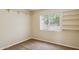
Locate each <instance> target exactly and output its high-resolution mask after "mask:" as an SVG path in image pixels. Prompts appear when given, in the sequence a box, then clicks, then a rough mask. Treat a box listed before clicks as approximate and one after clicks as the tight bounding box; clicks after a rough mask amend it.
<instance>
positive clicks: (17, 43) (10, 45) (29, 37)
mask: <svg viewBox="0 0 79 59" xmlns="http://www.w3.org/2000/svg"><path fill="white" fill-rule="evenodd" d="M29 39H31V37H28V38H26V39H24V40H22V41H19V42H17V43H14V44H11V45H8V46H6V47H3V48H1V49H0V50H5V49H6V48H9V47H11V46H14V45H17V44H20V43H22V42H24V41H27V40H29Z"/></svg>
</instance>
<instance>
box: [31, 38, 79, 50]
mask: <svg viewBox="0 0 79 59" xmlns="http://www.w3.org/2000/svg"><path fill="white" fill-rule="evenodd" d="M31 39H35V40H39V41H43V42H47V43H51V44H55V45H59V46H63V47H67V48H71V49H73V50H79V49H78V48H74V47H71V46H67V45H63V44H58V43H55V42H50V41H46V40H40V39H38V38H31Z"/></svg>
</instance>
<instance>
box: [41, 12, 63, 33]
mask: <svg viewBox="0 0 79 59" xmlns="http://www.w3.org/2000/svg"><path fill="white" fill-rule="evenodd" d="M40 30H45V31H57V32H59V31H62V13H53V14H48V15H41V16H40Z"/></svg>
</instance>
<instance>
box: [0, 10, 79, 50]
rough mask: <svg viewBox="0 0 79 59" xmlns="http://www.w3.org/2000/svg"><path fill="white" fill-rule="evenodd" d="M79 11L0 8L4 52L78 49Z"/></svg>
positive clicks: (1, 41) (1, 42) (0, 46)
mask: <svg viewBox="0 0 79 59" xmlns="http://www.w3.org/2000/svg"><path fill="white" fill-rule="evenodd" d="M78 49H79V9H0V50H78Z"/></svg>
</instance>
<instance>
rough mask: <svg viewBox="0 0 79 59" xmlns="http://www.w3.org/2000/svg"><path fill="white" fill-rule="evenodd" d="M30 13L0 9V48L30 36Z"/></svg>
mask: <svg viewBox="0 0 79 59" xmlns="http://www.w3.org/2000/svg"><path fill="white" fill-rule="evenodd" d="M30 27H31V25H30V13H29V12H27V13H26V14H25V13H22V12H20V13H17V12H16V11H12V10H11V11H9V12H8V11H7V10H0V49H4V48H7V47H9V46H12V45H14V44H17V43H20V42H22V41H25V40H27V39H29V38H30V34H31V31H30Z"/></svg>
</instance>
